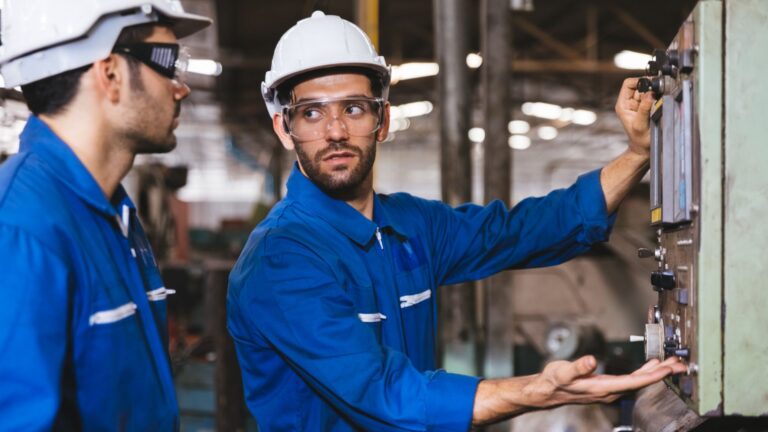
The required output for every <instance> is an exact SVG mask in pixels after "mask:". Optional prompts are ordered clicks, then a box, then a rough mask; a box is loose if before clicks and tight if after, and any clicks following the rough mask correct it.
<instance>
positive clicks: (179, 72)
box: [173, 47, 192, 84]
mask: <svg viewBox="0 0 768 432" xmlns="http://www.w3.org/2000/svg"><path fill="white" fill-rule="evenodd" d="M190 58H192V56H191V55H190V54H189V50H188V49H187V48H186V47H180V48H179V57H178V58H177V59H176V63H175V64H174V66H175V71H174V74H173V79H174V81H176V82H178V83H179V84H184V83H186V82H187V71H188V70H189V59H190Z"/></svg>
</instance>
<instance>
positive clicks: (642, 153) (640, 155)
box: [624, 146, 651, 164]
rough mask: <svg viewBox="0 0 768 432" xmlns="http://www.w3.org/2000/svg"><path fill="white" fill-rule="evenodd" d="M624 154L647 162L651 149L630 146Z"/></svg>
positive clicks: (632, 158)
mask: <svg viewBox="0 0 768 432" xmlns="http://www.w3.org/2000/svg"><path fill="white" fill-rule="evenodd" d="M624 156H625V157H627V158H629V159H631V160H633V161H635V162H637V163H639V164H644V163H648V162H649V161H650V160H651V151H650V149H646V148H639V149H637V148H633V147H632V146H630V147H629V148H628V149H627V150H626V151H625V152H624Z"/></svg>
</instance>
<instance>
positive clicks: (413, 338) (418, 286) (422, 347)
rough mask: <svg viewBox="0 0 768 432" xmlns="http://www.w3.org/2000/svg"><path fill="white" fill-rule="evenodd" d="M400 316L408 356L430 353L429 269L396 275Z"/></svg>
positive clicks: (432, 319)
mask: <svg viewBox="0 0 768 432" xmlns="http://www.w3.org/2000/svg"><path fill="white" fill-rule="evenodd" d="M397 284H398V290H397V291H398V295H399V298H398V300H399V301H400V303H399V306H400V317H401V320H402V323H403V327H404V332H403V334H405V335H406V336H405V346H406V351H407V352H408V353H417V352H430V353H431V352H432V345H433V339H434V322H435V317H434V313H435V306H434V305H435V299H434V292H433V287H432V283H431V277H430V273H429V266H427V265H423V266H421V267H418V268H416V269H413V270H411V271H408V272H403V273H400V274H398V275H397Z"/></svg>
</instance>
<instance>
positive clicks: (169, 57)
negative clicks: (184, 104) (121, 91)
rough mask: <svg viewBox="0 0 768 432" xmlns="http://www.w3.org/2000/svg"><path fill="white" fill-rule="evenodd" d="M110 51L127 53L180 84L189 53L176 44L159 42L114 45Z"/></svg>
mask: <svg viewBox="0 0 768 432" xmlns="http://www.w3.org/2000/svg"><path fill="white" fill-rule="evenodd" d="M112 52H114V53H118V54H125V55H129V56H131V57H133V58H135V59H136V60H138V61H140V62H142V63H144V64H145V65H147V66H148V67H149V68H151V69H152V70H154V71H155V72H157V73H159V74H160V75H162V76H164V77H166V78H168V79H170V80H173V81H176V82H178V83H180V84H183V83H184V82H185V79H184V78H185V75H186V72H187V65H188V64H189V54H188V53H187V52H186V50H185V49H183V48H181V47H180V46H179V45H178V44H172V43H159V42H139V43H132V44H120V45H115V47H114V48H113V49H112Z"/></svg>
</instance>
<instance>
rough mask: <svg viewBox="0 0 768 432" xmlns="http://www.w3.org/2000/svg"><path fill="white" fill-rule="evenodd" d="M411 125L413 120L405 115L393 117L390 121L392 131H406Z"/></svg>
mask: <svg viewBox="0 0 768 432" xmlns="http://www.w3.org/2000/svg"><path fill="white" fill-rule="evenodd" d="M409 127H411V121H410V120H408V119H407V118H404V117H400V118H393V119H392V121H390V122H389V131H390V132H400V131H404V130H406V129H408V128H409Z"/></svg>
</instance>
